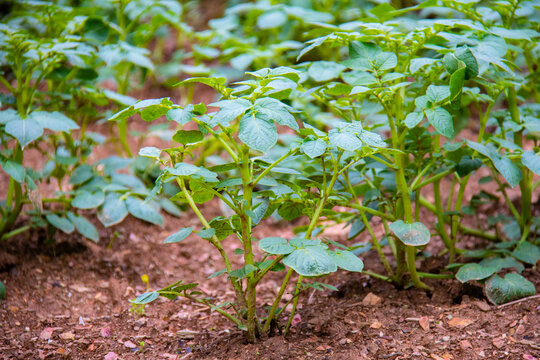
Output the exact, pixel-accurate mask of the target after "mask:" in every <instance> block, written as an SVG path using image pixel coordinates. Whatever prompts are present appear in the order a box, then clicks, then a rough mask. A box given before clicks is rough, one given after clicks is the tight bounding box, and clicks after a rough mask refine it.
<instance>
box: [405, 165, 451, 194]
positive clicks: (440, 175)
mask: <svg viewBox="0 0 540 360" xmlns="http://www.w3.org/2000/svg"><path fill="white" fill-rule="evenodd" d="M454 171H455V170H454V168H449V169H446V170H444V171H442V172H440V173H438V174H436V175H433V176H432V177H430V178H429V179H426V180H424V181H422V182H421V183H420V184H417V185H416V186H414V187H412V186H411V190H412V191H416V190H419V189H422V188H423V187H424V186H426V185H429V184H431V183H433V182H435V181H439V180H441V179H442V178H444V177H445V176H447V175H450V174H452V173H453V172H454Z"/></svg>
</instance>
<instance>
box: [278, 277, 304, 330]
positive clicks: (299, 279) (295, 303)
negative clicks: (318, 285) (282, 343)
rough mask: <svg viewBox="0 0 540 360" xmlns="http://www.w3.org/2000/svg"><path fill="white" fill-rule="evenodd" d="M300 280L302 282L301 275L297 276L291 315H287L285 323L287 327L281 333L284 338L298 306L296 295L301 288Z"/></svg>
mask: <svg viewBox="0 0 540 360" xmlns="http://www.w3.org/2000/svg"><path fill="white" fill-rule="evenodd" d="M302 280H303V276H302V275H300V276H298V281H297V282H296V290H295V292H294V296H295V297H294V301H293V307H292V310H291V314H290V315H289V321H287V326H285V330H284V331H283V336H284V337H285V336H287V334H288V333H289V329H290V327H291V324H292V320H293V317H294V314H295V313H296V306H297V305H298V298H299V296H298V295H299V294H300V288H301V287H302Z"/></svg>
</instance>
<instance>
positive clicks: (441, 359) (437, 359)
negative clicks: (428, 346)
mask: <svg viewBox="0 0 540 360" xmlns="http://www.w3.org/2000/svg"><path fill="white" fill-rule="evenodd" d="M429 356H431V358H432V359H433V360H453V359H454V357H453V356H452V355H451V354H449V353H444V354H443V356H439V355H436V354H429Z"/></svg>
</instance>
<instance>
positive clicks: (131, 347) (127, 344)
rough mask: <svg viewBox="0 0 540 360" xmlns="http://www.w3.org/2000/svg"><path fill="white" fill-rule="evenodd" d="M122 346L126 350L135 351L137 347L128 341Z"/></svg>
mask: <svg viewBox="0 0 540 360" xmlns="http://www.w3.org/2000/svg"><path fill="white" fill-rule="evenodd" d="M124 346H125V347H127V348H130V349H135V348H136V347H137V345H135V344H134V343H133V342H131V341H130V340H128V341H125V342H124Z"/></svg>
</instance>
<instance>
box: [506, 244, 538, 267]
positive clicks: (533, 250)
mask: <svg viewBox="0 0 540 360" xmlns="http://www.w3.org/2000/svg"><path fill="white" fill-rule="evenodd" d="M512 256H513V257H515V258H516V259H518V260H521V261H523V262H525V263H527V264H531V265H536V263H537V262H538V260H540V247H538V246H536V245H533V244H531V243H530V242H527V241H524V242H522V243H520V244H519V245H518V246H517V247H516V249H515V250H514V251H513V252H512Z"/></svg>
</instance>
